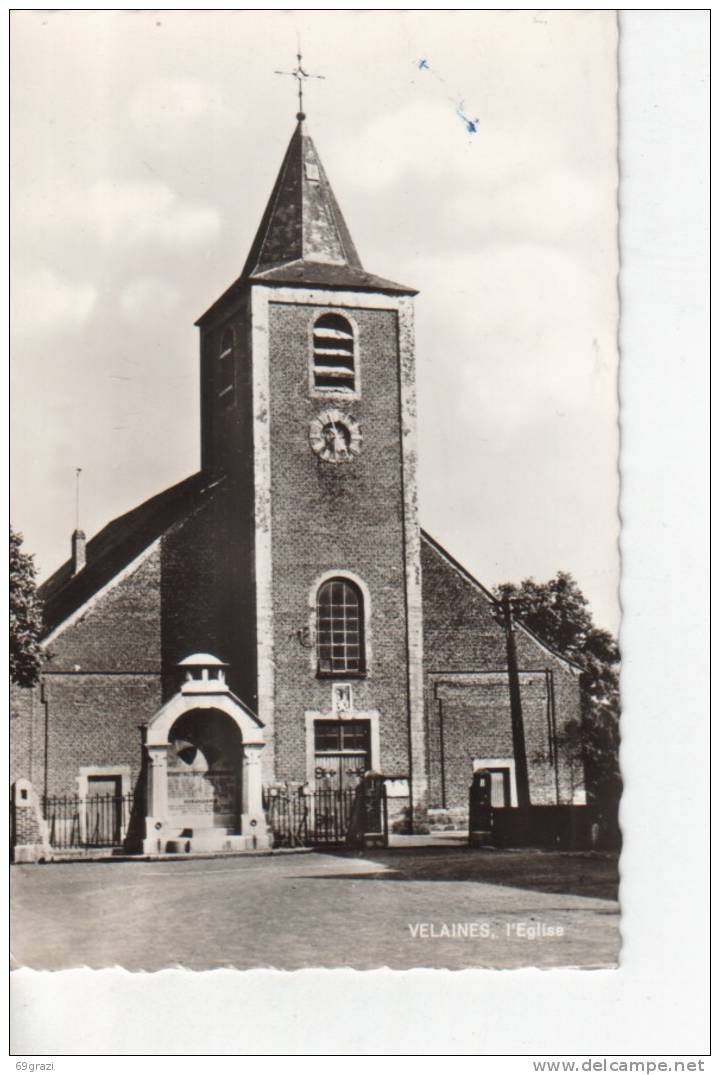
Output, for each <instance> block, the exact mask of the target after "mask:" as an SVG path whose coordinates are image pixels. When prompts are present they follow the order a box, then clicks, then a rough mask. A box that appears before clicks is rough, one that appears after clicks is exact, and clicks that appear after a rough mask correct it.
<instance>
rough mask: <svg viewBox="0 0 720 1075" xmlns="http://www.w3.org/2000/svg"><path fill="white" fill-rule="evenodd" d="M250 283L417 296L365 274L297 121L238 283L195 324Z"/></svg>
mask: <svg viewBox="0 0 720 1075" xmlns="http://www.w3.org/2000/svg"><path fill="white" fill-rule="evenodd" d="M248 283H267V284H283V285H286V286H287V285H289V286H293V285H294V286H296V287H308V286H317V287H326V288H351V289H352V290H354V291H357V290H364V291H384V292H390V293H394V294H401V295H415V294H417V292H416V289H415V288H411V287H406V286H405V285H404V284H397V283H394V282H393V281H392V280H386V279H385V278H384V277H381V276H375V275H374V274H373V273H369V272H366V271H365V269H364V268H363V266H362V263H361V261H360V258H359V256H358V253H357V250H356V249H355V244H354V243H353V241H352V237H351V235H350V232H349V231H348V227H347V224H346V223H345V219H344V217H343V215H342V212H341V211H340V206H339V205H338V203H337V200H336V198H335V195H334V194H333V191H332V187H331V186H330V183H329V181H328V178H327V175H326V173H325V169H324V168H323V166H322V162H321V160H320V158H319V156H318V153H317V150H316V149H315V145H314V144H313V140H312V138H311V137H310V135H309V134H308V133H307V130H306V127H305V123H304V122H303V121H302V120H299V121H298V124H297V127H296V128H295V131H294V132H293V135H292V138H291V139H290V144H289V145H288V148H287V152H286V153H285V157H284V159H283V162H282V165H281V166H280V171H279V173H278V177H277V179H276V180H275V186H274V187H273V190H272V193H271V195H270V200H269V201H268V204H267V207H266V209H265V212H264V213H263V216H262V220H261V221H260V227H259V228H258V231H257V234H256V236H255V239H254V241H253V244H252V246H251V247H250V253H249V254H248V257H247V261H246V262H245V266H244V268H243V271H242V273H241V274H240V276H239V277H238V279H237V280H236V281H235V282H234V283H233V284H231V286H230V287H229V288H228V289H227V291H226V292H225V293H224V294H223V295H221V297H220V298H219V299H218V300H217V301H216V302H214V303H213V305H212V306H211V307H210V309H209V310H207V311H206V312H205V313H204V314H203V315H202V317H200V318H199V319H198V321H197V322H196V323H197V324H198V325H200V324H203V323H204V322H205V320H206V319H208V318H209V317H210V315H211V313H213V312H216V311H217V309H218V308H219V307H220V306H221V305H223V304H224V303H225V302H227V301H228V300H229V299H231V298H232V297H234V296H235V295H236V294H237V293H238V292H239V291H241V290H242V289H243V288H244V287H245V286H246V285H247V284H248Z"/></svg>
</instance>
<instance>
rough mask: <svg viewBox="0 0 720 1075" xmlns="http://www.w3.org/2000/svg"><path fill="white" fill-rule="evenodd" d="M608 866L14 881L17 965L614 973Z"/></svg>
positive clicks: (336, 866) (577, 863)
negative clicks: (565, 969) (532, 969)
mask: <svg viewBox="0 0 720 1075" xmlns="http://www.w3.org/2000/svg"><path fill="white" fill-rule="evenodd" d="M616 882H617V870H616V864H615V861H614V859H613V858H612V857H610V856H602V855H590V854H559V853H554V852H551V853H546V854H545V853H541V852H505V851H470V850H469V849H467V848H437V847H417V848H403V849H402V850H392V849H391V850H388V851H381V852H371V853H367V854H366V855H348V854H326V853H323V854H321V853H316V852H313V853H311V854H301V855H277V856H271V857H265V858H261V857H247V858H233V859H230V858H226V859H208V860H184V861H182V860H181V861H177V862H167V861H163V862H160V861H158V862H111V861H108V862H77V863H55V864H48V865H39V866H14V867H13V868H12V872H11V899H12V941H13V945H12V947H13V959H14V966H15V967H18V966H30V967H34V968H37V969H41V968H42V969H51V970H59V969H65V968H70V967H81V966H88V967H93V968H100V967H112V966H122V967H126V968H127V969H128V970H135V971H137V970H147V971H154V970H160V969H161V968H163V967H173V966H182V967H186V968H191V969H195V970H206V969H211V968H215V967H236V968H249V967H276V968H280V969H287V970H294V969H298V968H302V967H317V966H324V967H338V966H339V967H344V966H345V967H347V966H349V967H355V968H358V969H365V970H367V969H371V968H376V967H383V966H389V967H393V968H396V969H405V968H409V967H444V968H450V969H461V968H466V967H525V966H536V967H558V966H560V967H562V966H565V967H567V966H574V967H608V966H613V965H614V964H615V963H616V962H617V959H618V952H619V945H620V940H619V932H618V924H619V923H618V905H617V903H616V902H615V899H614V898H613V897H614V892H615V888H616Z"/></svg>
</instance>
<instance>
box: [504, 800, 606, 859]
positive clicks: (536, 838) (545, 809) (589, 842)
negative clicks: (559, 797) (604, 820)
mask: <svg viewBox="0 0 720 1075" xmlns="http://www.w3.org/2000/svg"><path fill="white" fill-rule="evenodd" d="M491 831H492V842H493V844H494V845H495V846H496V847H538V848H550V847H552V848H556V849H566V850H581V849H584V848H586V849H590V848H593V847H596V846H599V844H600V837H601V832H600V827H599V825H598V823H597V817H596V814H595V811H594V810H593V809H592V808H591V807H589V806H531V807H530V809H529V810H521V809H519V808H518V807H504V808H501V809H493V810H492V811H491Z"/></svg>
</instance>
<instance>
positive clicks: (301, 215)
mask: <svg viewBox="0 0 720 1075" xmlns="http://www.w3.org/2000/svg"><path fill="white" fill-rule="evenodd" d="M298 261H309V262H317V263H321V264H323V265H337V266H349V267H352V268H354V269H358V270H362V265H361V263H360V258H359V257H358V254H357V250H356V249H355V244H354V243H353V241H352V239H351V238H350V232H349V231H348V228H347V225H346V223H345V221H344V219H343V215H342V213H341V212H340V206H339V205H338V203H337V201H336V199H335V195H334V194H333V192H332V188H331V186H330V183H329V182H328V178H327V175H326V174H325V169H324V168H323V166H322V163H321V161H320V158H319V157H318V154H317V150H316V149H315V146H314V144H313V140H312V138H311V137H310V135H309V134H308V133H307V130H306V126H305V122H304V120H298V124H297V126H296V128H295V131H294V133H293V136H292V138H291V139H290V145H289V146H288V148H287V152H286V154H285V159H284V160H283V162H282V166H281V168H280V172H279V174H278V177H277V180H276V181H275V186H274V187H273V191H272V194H271V195H270V200H269V202H268V204H267V208H266V210H265V213H264V214H263V218H262V221H261V222H260V227H259V229H258V232H257V235H256V236H255V241H254V242H253V244H252V247H251V248H250V253H249V255H248V259H247V261H246V263H245V268H244V270H243V276H257V275H259V274H261V273H265V272H267V271H268V270H270V269H276V268H278V267H279V266H281V265H287V264H289V263H290V262H298Z"/></svg>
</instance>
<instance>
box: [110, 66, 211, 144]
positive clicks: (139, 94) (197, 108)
mask: <svg viewBox="0 0 720 1075" xmlns="http://www.w3.org/2000/svg"><path fill="white" fill-rule="evenodd" d="M223 112H224V102H223V93H222V90H221V89H220V87H219V86H217V85H215V84H213V83H210V82H204V81H201V80H200V79H175V78H158V79H154V80H153V81H152V82H147V83H146V84H145V85H144V86H140V87H139V88H138V89H137V90H136V91H135V93H134V94H133V96H132V99H131V101H130V116H131V118H132V120H133V122H134V123H135V124H136V125H137V126H138V127H139V128H141V129H147V128H153V127H160V128H161V129H162V132H163V135H164V136H167V130H168V125H169V124H172V125H173V126H175V127H178V126H186V125H187V124H188V123H192V122H194V121H195V120H197V119H205V118H206V117H207V116H212V115H216V116H219V115H222V113H223Z"/></svg>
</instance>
